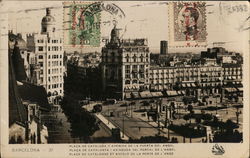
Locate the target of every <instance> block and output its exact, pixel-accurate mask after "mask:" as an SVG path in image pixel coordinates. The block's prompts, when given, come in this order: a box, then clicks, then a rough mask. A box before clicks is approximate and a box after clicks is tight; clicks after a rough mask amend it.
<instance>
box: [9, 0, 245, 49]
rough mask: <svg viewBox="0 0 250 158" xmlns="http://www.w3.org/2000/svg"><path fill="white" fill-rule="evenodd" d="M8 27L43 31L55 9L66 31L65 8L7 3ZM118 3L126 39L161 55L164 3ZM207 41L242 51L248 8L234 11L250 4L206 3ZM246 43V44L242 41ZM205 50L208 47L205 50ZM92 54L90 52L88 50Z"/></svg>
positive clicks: (165, 29) (165, 35) (164, 33)
mask: <svg viewBox="0 0 250 158" xmlns="http://www.w3.org/2000/svg"><path fill="white" fill-rule="evenodd" d="M8 3H9V4H8V7H9V28H10V29H13V31H14V32H16V31H17V32H19V33H20V32H21V33H22V34H26V33H32V32H40V30H41V25H40V24H41V19H42V17H43V16H45V8H46V7H55V8H53V9H52V14H53V16H54V17H55V18H56V22H57V30H61V31H62V28H63V8H62V2H61V1H49V2H48V1H43V2H39V1H38V2H28V1H27V2H25V1H23V2H19V1H18V2H14V1H11V2H8ZM112 3H115V4H117V6H119V7H120V8H121V9H122V10H123V11H124V13H125V16H126V17H125V18H124V19H120V20H119V21H118V27H120V28H122V29H123V31H124V29H125V26H126V30H127V31H126V32H125V33H124V36H123V38H148V41H149V47H150V49H151V50H152V51H153V52H158V50H159V46H160V41H161V40H168V5H167V4H165V3H162V2H160V1H159V2H150V1H144V2H138V1H133V2H128V1H118V2H112ZM207 5H208V6H207V32H208V37H207V42H208V47H212V43H213V42H227V43H226V45H225V47H226V48H227V49H229V50H231V51H239V52H242V48H243V47H245V45H246V44H248V42H247V41H248V40H249V34H248V32H247V31H243V30H242V29H239V28H240V27H241V28H247V27H249V20H248V21H245V20H246V19H247V17H248V13H249V8H243V9H242V10H241V11H233V10H232V9H231V10H230V8H233V7H234V6H239V5H241V6H243V7H244V5H245V6H247V7H248V2H207ZM110 18H111V17H110V15H109V14H107V13H105V12H104V13H102V21H107V20H110ZM112 27H113V25H107V24H106V25H105V26H104V25H103V26H102V28H101V31H102V36H103V37H107V36H109V34H110V31H111V29H112ZM243 41H245V42H243ZM203 49H206V48H203ZM200 50H202V49H199V48H195V49H193V48H192V49H187V48H185V49H170V52H178V51H192V52H199V51H200ZM87 51H89V50H87Z"/></svg>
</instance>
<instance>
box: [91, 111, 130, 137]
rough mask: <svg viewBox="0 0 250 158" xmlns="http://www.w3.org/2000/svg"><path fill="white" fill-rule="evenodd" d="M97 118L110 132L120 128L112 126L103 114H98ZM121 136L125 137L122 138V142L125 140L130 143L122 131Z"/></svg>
mask: <svg viewBox="0 0 250 158" xmlns="http://www.w3.org/2000/svg"><path fill="white" fill-rule="evenodd" d="M95 116H96V117H97V118H98V119H99V120H100V121H102V122H103V123H104V124H105V125H106V126H107V127H108V128H109V129H110V130H112V129H113V128H118V127H116V126H115V125H114V124H112V123H111V122H110V121H109V120H108V119H106V118H105V117H104V116H103V115H102V114H100V113H96V114H95ZM120 135H121V136H124V137H121V139H122V140H125V141H128V140H129V137H128V136H127V135H126V134H125V133H124V134H123V132H122V131H120Z"/></svg>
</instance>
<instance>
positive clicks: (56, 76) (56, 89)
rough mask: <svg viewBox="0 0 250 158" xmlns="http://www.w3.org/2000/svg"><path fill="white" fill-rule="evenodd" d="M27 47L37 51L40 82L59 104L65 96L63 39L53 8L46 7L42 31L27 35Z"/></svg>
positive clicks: (51, 99)
mask: <svg viewBox="0 0 250 158" xmlns="http://www.w3.org/2000/svg"><path fill="white" fill-rule="evenodd" d="M27 47H28V49H29V50H31V51H33V52H35V54H36V58H37V62H38V64H39V65H40V68H41V71H40V75H39V80H40V84H41V85H43V86H44V88H45V89H46V91H47V93H48V96H49V101H50V103H54V104H58V99H59V98H60V97H61V96H63V94H64V91H63V83H64V82H63V73H64V66H63V59H64V58H63V56H64V51H63V41H62V38H61V36H60V34H59V33H58V32H56V28H55V18H54V17H53V16H52V15H51V10H50V9H49V8H47V9H46V16H44V17H43V19H42V22H41V33H40V34H31V35H27Z"/></svg>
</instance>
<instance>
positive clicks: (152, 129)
mask: <svg viewBox="0 0 250 158" xmlns="http://www.w3.org/2000/svg"><path fill="white" fill-rule="evenodd" d="M121 104H123V103H117V104H114V105H106V106H103V111H102V114H103V115H104V116H106V118H107V119H108V120H109V121H110V122H112V123H113V124H114V125H116V126H117V127H119V128H120V129H121V130H124V133H125V134H126V135H128V136H129V137H131V138H133V139H139V138H141V137H143V136H154V135H157V134H158V133H159V129H160V135H162V136H165V137H168V132H169V136H170V139H171V137H176V138H177V140H178V142H180V143H182V142H183V141H184V140H183V137H182V136H180V135H178V134H176V133H175V132H173V131H171V130H169V131H168V130H167V129H166V128H162V127H163V126H164V121H165V114H162V115H161V118H160V120H161V121H160V122H161V123H160V128H158V124H157V123H156V122H154V121H152V119H151V118H150V119H149V120H148V117H147V116H146V115H145V112H135V111H136V109H137V110H138V109H143V108H144V107H142V106H141V105H140V103H139V101H137V102H136V105H134V106H133V107H132V108H131V107H130V106H128V107H121V106H120V105H121ZM204 107H205V106H202V107H198V106H195V107H194V111H195V113H200V112H201V110H200V109H201V108H204ZM239 110H241V109H239ZM205 112H206V113H209V114H213V115H216V111H208V110H206V111H205ZM235 112H236V108H233V107H230V108H228V109H220V110H217V116H218V118H219V120H221V119H222V120H223V121H226V120H227V119H231V120H233V121H234V122H236V115H235ZM178 113H180V117H178V116H177V118H181V119H175V120H172V121H173V123H174V124H179V125H180V124H185V123H186V121H185V120H184V119H182V116H183V115H184V114H187V113H189V112H188V111H187V110H185V109H184V108H180V109H178ZM110 114H112V115H113V116H110ZM192 122H194V121H192ZM239 122H240V123H241V122H242V115H239ZM238 130H239V131H242V125H240V128H239V129H238ZM202 138H204V137H201V138H192V142H193V143H194V142H202ZM185 142H186V143H189V138H186V140H185Z"/></svg>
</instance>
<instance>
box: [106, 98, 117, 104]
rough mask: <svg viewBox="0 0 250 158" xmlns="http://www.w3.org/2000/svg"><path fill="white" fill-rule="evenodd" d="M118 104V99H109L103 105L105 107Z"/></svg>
mask: <svg viewBox="0 0 250 158" xmlns="http://www.w3.org/2000/svg"><path fill="white" fill-rule="evenodd" d="M116 103H117V101H116V99H107V100H106V101H105V102H104V103H103V105H108V104H116Z"/></svg>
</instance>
